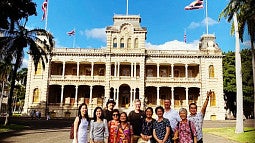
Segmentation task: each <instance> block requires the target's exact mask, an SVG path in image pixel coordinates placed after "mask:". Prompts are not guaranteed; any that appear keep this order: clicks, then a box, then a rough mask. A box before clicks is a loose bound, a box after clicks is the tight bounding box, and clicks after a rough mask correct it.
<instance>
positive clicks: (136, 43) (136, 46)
mask: <svg viewBox="0 0 255 143" xmlns="http://www.w3.org/2000/svg"><path fill="white" fill-rule="evenodd" d="M135 48H138V38H135Z"/></svg>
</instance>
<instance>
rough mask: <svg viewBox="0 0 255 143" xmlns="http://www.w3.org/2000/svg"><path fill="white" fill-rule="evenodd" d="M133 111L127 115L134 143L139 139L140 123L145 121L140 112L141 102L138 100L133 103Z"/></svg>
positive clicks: (143, 113)
mask: <svg viewBox="0 0 255 143" xmlns="http://www.w3.org/2000/svg"><path fill="white" fill-rule="evenodd" d="M134 106H135V110H132V111H131V112H130V113H129V114H128V121H129V122H130V124H131V125H132V127H133V132H134V136H133V143H136V142H137V140H138V139H139V137H140V134H141V131H142V123H143V120H144V119H145V112H144V111H143V110H141V109H140V108H141V101H140V100H139V99H135V101H134Z"/></svg>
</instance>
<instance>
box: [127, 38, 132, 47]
mask: <svg viewBox="0 0 255 143" xmlns="http://www.w3.org/2000/svg"><path fill="white" fill-rule="evenodd" d="M127 48H128V49H130V48H131V38H128V41H127Z"/></svg>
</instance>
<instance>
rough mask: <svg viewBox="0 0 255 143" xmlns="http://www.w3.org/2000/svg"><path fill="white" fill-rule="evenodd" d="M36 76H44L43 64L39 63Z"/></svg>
mask: <svg viewBox="0 0 255 143" xmlns="http://www.w3.org/2000/svg"><path fill="white" fill-rule="evenodd" d="M35 75H42V62H41V61H39V62H38V64H37V70H36V71H35Z"/></svg>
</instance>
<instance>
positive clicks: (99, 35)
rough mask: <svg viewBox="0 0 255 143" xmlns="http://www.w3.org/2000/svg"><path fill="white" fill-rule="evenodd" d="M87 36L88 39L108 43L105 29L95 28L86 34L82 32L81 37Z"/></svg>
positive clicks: (86, 31)
mask: <svg viewBox="0 0 255 143" xmlns="http://www.w3.org/2000/svg"><path fill="white" fill-rule="evenodd" d="M84 34H85V35H86V37H88V38H94V39H99V40H100V41H102V42H106V33H105V28H94V29H90V30H85V33H83V32H81V35H84Z"/></svg>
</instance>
